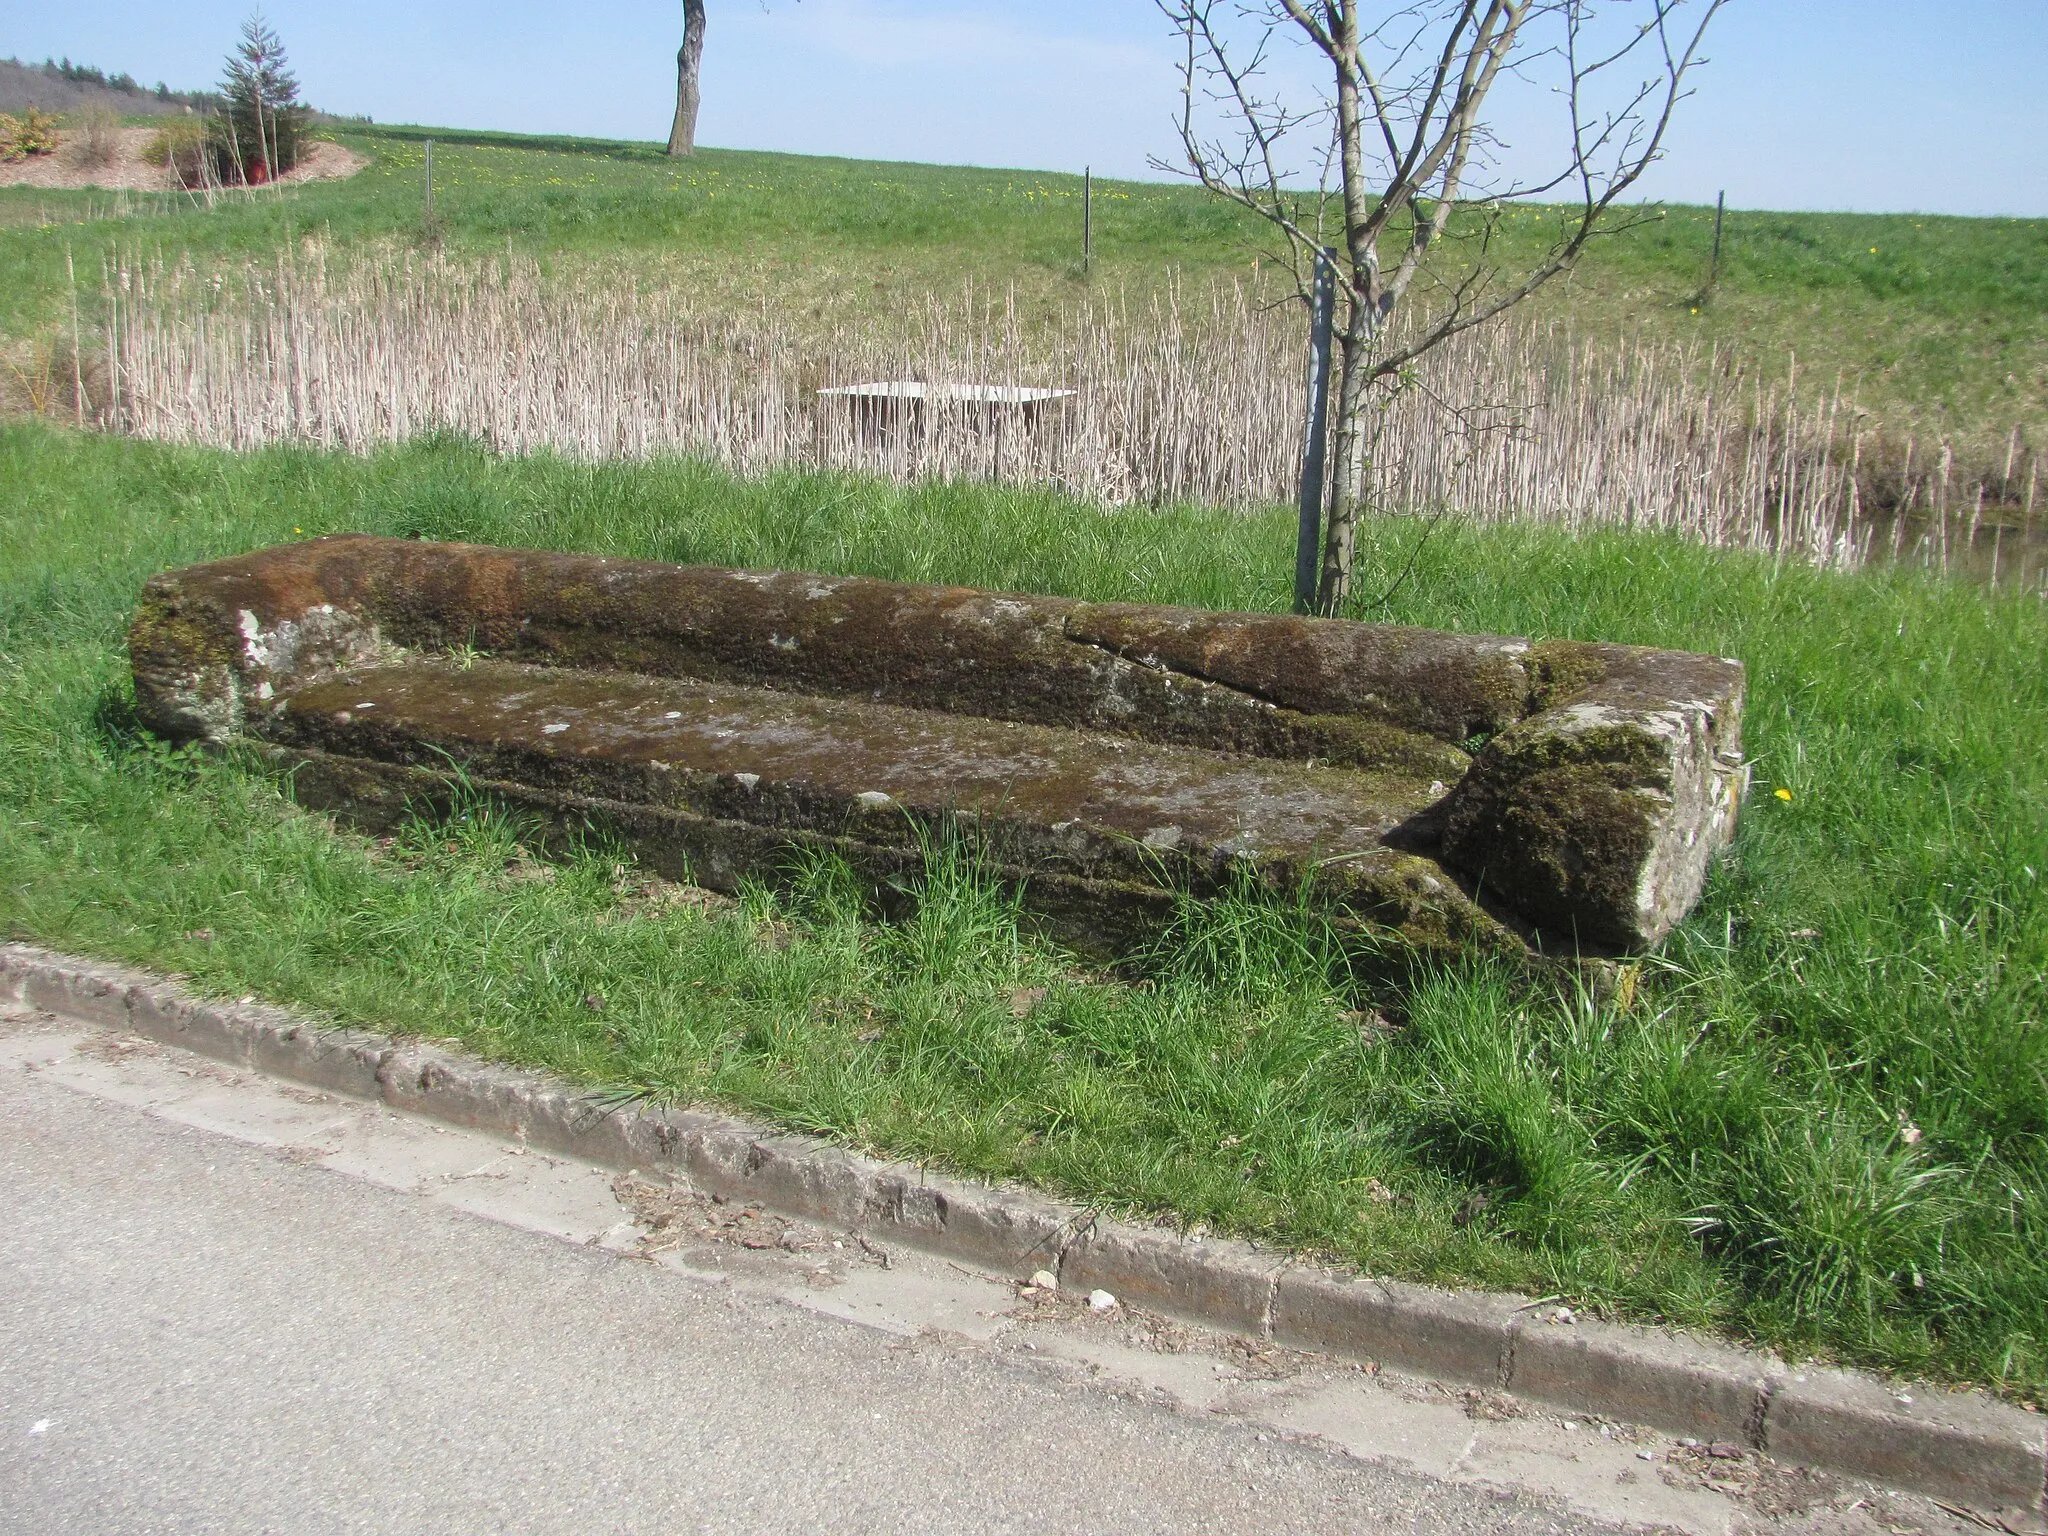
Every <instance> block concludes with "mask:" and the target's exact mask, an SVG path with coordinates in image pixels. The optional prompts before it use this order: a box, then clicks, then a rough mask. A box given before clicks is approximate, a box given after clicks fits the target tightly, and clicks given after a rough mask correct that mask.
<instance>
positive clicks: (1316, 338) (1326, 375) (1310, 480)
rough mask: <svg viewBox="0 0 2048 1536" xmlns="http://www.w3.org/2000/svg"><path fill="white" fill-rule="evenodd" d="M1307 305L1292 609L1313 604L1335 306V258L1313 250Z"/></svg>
mask: <svg viewBox="0 0 2048 1536" xmlns="http://www.w3.org/2000/svg"><path fill="white" fill-rule="evenodd" d="M1315 274H1316V275H1315V286H1314V288H1313V289H1312V290H1311V293H1310V298H1309V307H1308V425H1307V431H1306V432H1305V433H1304V435H1303V441H1302V451H1301V528H1300V532H1299V533H1298V534H1297V535H1296V537H1295V542H1294V611H1295V612H1296V613H1311V612H1313V611H1314V610H1315V605H1316V574H1317V571H1318V569H1319V567H1320V566H1321V563H1322V553H1323V478H1324V468H1325V460H1326V459H1327V458H1328V457H1329V428H1330V332H1331V327H1332V323H1333V320H1334V317H1335V314H1336V308H1337V264H1336V261H1335V260H1334V259H1333V258H1332V256H1331V253H1330V252H1328V251H1318V252H1317V253H1316V263H1315Z"/></svg>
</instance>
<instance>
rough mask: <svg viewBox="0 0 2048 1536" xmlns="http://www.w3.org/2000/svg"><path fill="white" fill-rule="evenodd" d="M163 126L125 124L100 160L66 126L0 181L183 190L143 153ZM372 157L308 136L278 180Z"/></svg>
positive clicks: (350, 166) (320, 174) (327, 172)
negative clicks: (53, 143)
mask: <svg viewBox="0 0 2048 1536" xmlns="http://www.w3.org/2000/svg"><path fill="white" fill-rule="evenodd" d="M158 131H159V130H157V129H155V128H150V127H141V128H123V129H122V130H121V133H120V137H119V139H118V141H117V142H116V144H115V146H114V152H113V154H112V155H111V156H110V157H108V158H107V159H105V160H104V161H101V162H99V163H97V164H95V163H94V162H93V161H92V159H91V158H90V157H89V156H88V155H87V153H86V149H85V143H84V138H85V136H84V135H83V134H82V133H80V132H78V131H77V130H72V129H67V130H66V131H65V132H63V133H60V134H59V135H58V136H57V149H56V152H55V153H54V154H48V155H36V156H34V157H32V158H31V159H27V160H19V161H16V162H15V163H14V164H12V165H0V186H8V187H43V188H47V189H49V190H52V191H56V190H60V189H63V190H71V189H76V190H83V189H87V188H90V189H93V190H96V191H101V192H176V191H179V190H181V189H180V188H179V186H178V181H177V178H176V177H175V176H173V175H172V174H171V170H170V167H168V166H163V165H151V164H150V163H149V161H148V160H147V159H145V158H144V152H145V151H146V150H147V149H148V148H149V144H150V141H151V140H152V139H154V138H155V137H156V136H157V133H158ZM369 163H370V162H369V160H368V159H367V158H365V157H364V156H362V155H359V154H357V153H356V152H355V151H354V150H352V149H344V148H343V147H342V146H341V145H339V144H332V143H329V142H328V141H326V140H325V139H313V140H309V141H308V142H307V144H306V151H305V154H304V156H303V157H302V158H301V159H300V161H299V164H298V168H297V169H296V170H292V171H287V172H286V173H285V174H284V175H282V176H280V177H278V179H277V182H276V185H279V186H292V185H294V184H296V183H299V182H307V181H344V180H346V179H347V178H349V177H350V176H353V175H355V173H356V172H357V171H360V170H361V169H362V168H363V167H364V166H366V165H368V164H369Z"/></svg>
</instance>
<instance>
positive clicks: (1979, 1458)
mask: <svg viewBox="0 0 2048 1536" xmlns="http://www.w3.org/2000/svg"><path fill="white" fill-rule="evenodd" d="M2044 1430H2048V1419H2044V1418H2043V1417H2042V1416H2041V1415H2040V1414H2038V1413H2027V1412H2025V1411H2023V1410H2022V1409H2018V1408H2009V1407H2007V1406H2006V1405H2005V1404H2003V1403H1997V1402H1993V1401H1992V1400H1991V1399H1990V1398H1988V1397H1985V1396H1983V1395H1981V1394H1979V1393H1962V1392H1943V1391H1939V1390H1937V1389H1935V1388H1931V1387H1898V1386H1890V1385H1887V1384H1886V1383H1883V1382H1879V1381H1874V1380H1872V1379H1871V1378H1869V1377H1867V1376H1851V1375H1849V1374H1848V1373H1847V1372H1843V1371H1822V1370H1806V1371H1799V1372H1795V1373H1792V1374H1789V1375H1786V1376H1783V1377H1781V1378H1779V1379H1778V1381H1777V1382H1776V1390H1775V1391H1774V1392H1773V1393H1772V1395H1771V1403H1770V1410H1769V1412H1768V1414H1767V1415H1766V1416H1765V1419H1764V1449H1765V1450H1767V1451H1769V1452H1770V1453H1771V1454H1772V1455H1773V1456H1775V1457H1777V1458H1778V1459H1779V1460H1781V1461H1806V1462H1812V1463H1814V1464H1816V1465H1818V1466H1824V1467H1837V1468H1840V1469H1841V1470H1843V1471H1845V1472H1860V1473H1862V1474H1863V1475H1864V1476H1865V1477H1868V1478H1872V1479H1874V1480H1875V1481H1877V1482H1880V1483H1890V1484H1892V1485H1894V1486H1896V1487H1900V1488H1911V1489H1914V1490H1916V1491H1918V1492H1921V1493H1932V1494H1935V1495H1938V1496H1941V1497H1946V1498H1952V1499H1959V1500H1962V1501H1963V1502H1965V1503H1969V1504H1979V1505H1987V1506H1996V1505H2006V1506H2008V1507H2015V1508H2020V1509H2027V1510H2036V1511H2038V1510H2041V1509H2043V1508H2044V1507H2048V1505H2044V1495H2048V1439H2044Z"/></svg>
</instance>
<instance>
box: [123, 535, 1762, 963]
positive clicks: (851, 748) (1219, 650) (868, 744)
mask: <svg viewBox="0 0 2048 1536" xmlns="http://www.w3.org/2000/svg"><path fill="white" fill-rule="evenodd" d="M130 649H131V654H132V658H133V663H134V671H135V687H136V696H137V702H138V705H139V708H140V710H141V712H142V715H143V717H144V719H145V720H146V721H147V722H148V723H149V724H150V725H151V726H152V728H154V729H155V730H157V731H159V732H161V733H164V734H167V735H170V736H174V737H183V738H192V737H199V738H205V739H208V740H213V741H222V742H224V741H230V740H237V739H240V740H246V741H250V742H253V743H255V744H257V746H258V747H259V749H260V750H262V751H263V752H265V753H266V754H267V755H269V756H270V757H271V758H272V759H274V760H275V761H277V762H279V763H281V764H285V765H288V766H290V767H291V768H292V769H293V770H294V771H293V773H292V776H291V783H292V786H293V789H294V793H295V794H297V795H298V796H299V798H300V799H301V800H302V801H304V802H305V803H307V804H309V805H312V806H315V807H318V808H325V809H333V810H338V811H343V812H345V813H347V814H348V815H350V816H351V817H352V818H354V819H355V820H357V821H358V822H360V823H362V824H365V825H369V826H388V825H391V824H393V823H395V822H396V821H397V820H398V819H400V818H401V817H403V816H404V815H405V814H407V812H408V809H409V808H411V807H418V806H425V805H432V804H437V803H445V802H446V801H447V800H448V798H449V795H450V791H451V787H452V786H453V785H454V784H455V783H457V782H458V781H461V780H466V781H467V782H468V783H469V784H470V785H471V786H473V787H474V788H476V789H479V790H482V791H485V792H488V793H490V794H493V795H496V796H498V797H501V798H502V799H504V800H505V801H507V802H510V803H511V804H513V805H515V806H518V807H521V808H524V809H526V810H529V811H532V812H536V813H538V814H539V815H540V816H542V817H543V818H545V819H546V820H547V821H549V822H550V823H552V824H554V825H556V826H558V827H562V826H567V827H582V826H589V827H593V828H597V829H600V830H602V831H603V832H604V833H606V834H608V835H615V836H618V837H620V838H623V839H624V840H625V842H626V843H627V844H628V845H629V846H631V847H632V848H633V849H634V850H635V851H636V853H637V855H638V856H639V857H640V858H641V859H642V860H643V861H644V862H645V863H647V864H648V865H649V866H650V867H652V868H653V869H655V870H657V871H658V872H660V873H662V874H664V875H667V876H670V877H671V878H683V879H690V880H694V881H696V882H698V883H700V884H703V885H707V886H710V887H713V888H715V889H731V888H733V886H734V885H736V884H737V883H738V882H739V881H740V880H741V879H743V878H744V877H746V876H748V875H749V874H755V875H763V876H767V875H772V874H773V873H774V872H775V870H776V869H777V868H778V867H781V866H784V865H786V864H787V862H788V860H789V857H790V850H791V848H792V847H799V848H811V849H818V850H831V851H835V852H837V853H840V854H842V855H844V856H845V857H846V858H847V859H848V860H849V861H850V862H851V863H852V864H853V865H854V867H855V868H856V869H858V870H860V871H862V872H863V873H864V874H866V875H868V876H870V877H875V878H879V879H888V878H892V877H898V876H900V875H902V874H904V873H907V872H910V871H912V870H914V869H915V868H916V867H917V866H918V864H919V861H920V857H921V849H922V848H923V847H925V846H926V845H927V844H928V843H929V840H930V838H931V837H933V836H934V835H943V832H944V829H945V828H946V827H947V826H949V825H959V824H961V823H966V824H969V825H971V826H972V827H973V828H974V831H975V836H976V837H977V840H978V841H979V842H980V843H981V844H982V845H983V847H984V848H985V849H986V850H987V856H988V857H990V858H992V859H993V860H994V861H995V862H996V864H997V865H998V866H999V867H1000V869H1001V870H1002V871H1003V873H1004V874H1005V876H1006V877H1008V878H1011V879H1014V880H1017V881H1021V882H1023V886H1024V890H1025V893H1026V899H1027V902H1028V904H1029V905H1030V906H1032V907H1033V908H1034V909H1036V910H1038V911H1040V912H1041V913H1043V914H1045V915H1046V916H1048V917H1049V918H1051V919H1053V920H1054V922H1053V926H1054V928H1055V930H1056V931H1057V932H1060V933H1062V934H1063V935H1065V936H1066V937H1068V938H1069V939H1072V940H1078V941H1081V942H1083V943H1084V944H1087V945H1089V946H1090V947H1094V948H1097V949H1103V948H1114V947H1116V946H1117V945H1120V944H1122V943H1125V942H1127V941H1128V939H1129V938H1130V937H1131V936H1132V935H1133V934H1134V933H1136V932H1138V931H1140V930H1142V929H1144V928H1145V927H1146V926H1147V925H1149V924H1153V923H1156V922H1157V921H1158V920H1159V919H1160V918H1162V917H1163V916H1164V915H1165V914H1166V913H1168V912H1169V911H1170V910H1171V907H1172V903H1173V900H1174V892H1175V891H1176V890H1191V891H1193V892H1195V893H1197V894H1202V893H1208V892H1213V891H1214V890H1216V889H1218V888H1219V887H1220V886H1221V885H1222V884H1223V883H1224V882H1226V881H1228V880H1229V879H1231V878H1232V870H1233V867H1234V866H1237V867H1243V868H1249V869H1253V870H1255V871H1256V872H1257V876H1258V878H1260V879H1262V880H1264V881H1267V882H1269V883H1271V884H1272V885H1274V886H1276V887H1291V886H1293V884H1294V883H1296V882H1298V881H1302V880H1307V881H1309V882H1310V883H1311V884H1312V886H1313V888H1314V889H1315V891H1316V892H1317V893H1318V895H1319V896H1320V897H1321V898H1322V899H1325V900H1327V901H1329V902H1331V903H1333V904H1334V905H1335V906H1336V907H1337V908H1339V909H1341V910H1342V913H1343V914H1344V915H1345V918H1346V920H1347V921H1350V920H1354V919H1355V920H1356V921H1358V922H1359V923H1361V924H1364V925H1367V926H1370V927H1373V928H1379V929H1390V930H1394V931H1396V932H1398V933H1400V934H1401V935H1403V936H1404V937H1405V938H1407V939H1408V940H1410V941H1411V942H1414V943H1418V944H1421V945H1424V946H1427V947H1431V948H1439V949H1441V948H1452V949H1462V948H1478V949H1482V950H1494V951H1501V950H1506V951H1513V952H1518V953H1526V952H1527V950H1528V947H1529V946H1530V945H1531V944H1535V945H1537V946H1539V947H1545V948H1548V949H1552V950H1561V951H1566V952H1569V951H1571V950H1573V949H1584V950H1586V951H1588V952H1614V951H1624V950H1629V949H1635V948H1640V947H1642V946H1644V945H1647V944H1651V943H1654V942H1655V941H1656V940H1658V939H1659V938H1661V937H1662V936H1663V935H1664V934H1665V933H1666V932H1668V931H1669V930H1670V928H1671V927H1672V925H1673V924H1674V923H1676V922H1677V921H1678V920H1679V919H1680V918H1682V917H1683V916H1684V915H1685V913H1686V912H1687V911H1688V910H1689V909H1690V908H1691V907H1692V905H1693V903H1694V902H1695V901H1696V900H1697V899H1698V897H1699V893H1700V890H1701V887H1702V884H1703V883H1704V881H1705V879H1706V875H1707V871H1708V868H1709V866H1710V864H1711V861H1712V859H1713V857H1714V854H1715V852H1716V851H1717V850H1718V849H1719V848H1720V847H1722V846H1723V845H1724V844H1725V843H1726V842H1727V841H1728V839H1729V837H1730V836H1731V835H1732V833H1733V830H1734V825H1735V817H1736V811H1737V807H1738V805H1739V803H1740V798H1741V793H1742V789H1743V787H1744V782H1745V780H1744V773H1743V769H1742V767H1741V757H1740V722H1741V708H1742V691H1743V671H1742V668H1741V666H1740V665H1739V664H1738V663H1736V662H1733V661H1726V660H1722V659H1719V658H1715V657H1710V656H1696V655H1691V654H1687V653H1682V652H1675V651H1656V650H1646V649H1641V648H1637V647H1629V646H1619V645H1600V644H1584V643H1579V642H1570V641H1547V642H1542V643H1536V644H1532V643H1530V642H1528V641H1524V640H1512V639H1502V638H1499V637H1495V636H1486V635H1462V634H1446V633H1440V632H1437V631H1433V630H1423V629H1408V628H1398V627H1394V626H1388V625H1373V624H1358V623H1352V622H1349V621H1344V620H1330V619H1302V618H1294V617H1289V616H1280V615H1269V614H1227V613H1211V612H1207V611H1204V610H1200V609H1193V608H1165V607H1151V606H1141V605H1135V604H1126V603H1087V602H1079V601H1076V600H1074V599H1070V598H1058V597H1030V596H1015V595H1008V594H1000V593H993V592H982V591H975V590H971V589H968V588H961V587H931V586H912V585H904V584H900V583H895V582H886V581H875V580H870V579H866V578H861V577H834V576H814V575H802V574H795V573H790V572H757V571H737V570H720V569H711V568H705V567H677V566H669V565H657V564H652V563H648V562H641V561H631V560H612V559H601V558H597V557H593V556H582V555H560V554H547V553H539V552H533V551H525V550H505V549H492V548H484V547H479V546H472V545H460V544H430V543H420V542H414V541H409V540H403V539H383V538H370V537H363V536H353V535H351V536H343V537H336V538H328V539H320V540H315V541H312V542H309V543H303V544H294V545H288V546H284V547H280V548H276V549H269V550H263V551H260V552H258V553H255V554H252V555H246V556H241V557H238V558H235V559H229V560H221V561H216V562H214V563H212V564H209V565H200V566H194V567H191V568H189V569H186V570H181V571H173V572H170V573H168V574H165V575H162V576H158V577H156V578H154V579H152V580H151V581H150V582H149V583H148V584H147V586H146V587H145V588H144V590H143V594H142V602H141V606H140V610H139V612H138V614H137V616H136V619H135V623H134V627H133V630H132V632H131V635H130Z"/></svg>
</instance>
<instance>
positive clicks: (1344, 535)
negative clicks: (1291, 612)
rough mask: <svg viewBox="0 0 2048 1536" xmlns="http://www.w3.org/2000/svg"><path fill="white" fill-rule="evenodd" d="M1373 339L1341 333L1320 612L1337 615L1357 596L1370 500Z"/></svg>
mask: <svg viewBox="0 0 2048 1536" xmlns="http://www.w3.org/2000/svg"><path fill="white" fill-rule="evenodd" d="M1371 350H1372V344H1371V343H1370V342H1369V341H1366V340H1362V339H1361V338H1359V337H1358V336H1356V335H1354V334H1351V332H1350V331H1349V329H1348V328H1347V330H1345V331H1341V332H1339V333H1338V336H1337V402H1336V403H1337V409H1336V412H1335V415H1336V423H1335V425H1336V431H1335V433H1334V435H1333V441H1332V442H1331V444H1330V520H1329V527H1328V531H1327V532H1326V533H1325V534H1324V536H1323V572H1322V578H1321V580H1320V582H1319V583H1318V586H1317V589H1316V612H1318V613H1321V614H1326V615H1334V614H1335V613H1336V612H1337V610H1338V609H1339V608H1341V607H1342V606H1343V604H1344V599H1345V598H1346V597H1348V596H1350V595H1351V555H1352V551H1353V549H1354V548H1355V547H1356V545H1357V541H1358V508H1359V504H1360V502H1361V501H1362V500H1363V499H1364V479H1365V454H1364V448H1365V438H1364V416H1365V391H1366V387H1367V371H1368V370H1367V368H1366V361H1367V357H1368V354H1369V353H1370V352H1371Z"/></svg>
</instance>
